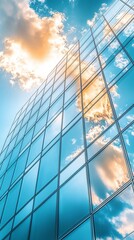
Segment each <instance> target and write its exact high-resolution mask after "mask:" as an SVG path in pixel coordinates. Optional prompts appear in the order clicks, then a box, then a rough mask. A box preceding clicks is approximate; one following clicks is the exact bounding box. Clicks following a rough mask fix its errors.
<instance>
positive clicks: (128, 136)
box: [123, 124, 134, 174]
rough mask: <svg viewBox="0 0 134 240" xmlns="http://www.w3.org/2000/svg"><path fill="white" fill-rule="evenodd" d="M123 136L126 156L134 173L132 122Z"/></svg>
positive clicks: (133, 126)
mask: <svg viewBox="0 0 134 240" xmlns="http://www.w3.org/2000/svg"><path fill="white" fill-rule="evenodd" d="M123 138H124V141H125V145H126V149H127V153H128V157H129V160H130V164H131V167H132V171H133V174H134V124H133V125H131V126H130V127H129V128H128V129H127V130H126V131H125V132H124V133H123Z"/></svg>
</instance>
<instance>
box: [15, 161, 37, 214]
mask: <svg viewBox="0 0 134 240" xmlns="http://www.w3.org/2000/svg"><path fill="white" fill-rule="evenodd" d="M38 165H39V163H36V164H35V165H34V166H33V167H32V169H31V170H30V171H29V172H28V173H27V174H26V175H25V176H24V178H23V182H22V186H21V192H20V197H19V203H18V209H20V208H21V207H22V206H23V205H24V204H25V203H27V202H28V201H29V200H30V199H31V198H32V197H33V195H34V193H35V185H36V178H37V173H38Z"/></svg>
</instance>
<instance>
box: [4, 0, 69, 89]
mask: <svg viewBox="0 0 134 240" xmlns="http://www.w3.org/2000/svg"><path fill="white" fill-rule="evenodd" d="M0 15H1V27H2V29H3V30H2V34H1V36H2V41H3V42H4V43H3V44H4V46H3V48H2V51H1V52H0V67H1V68H2V69H3V70H5V71H7V72H8V73H10V74H11V76H12V78H11V81H12V82H13V81H16V80H18V82H19V84H20V85H21V87H23V88H31V86H32V85H33V84H34V83H36V84H39V83H40V82H41V81H43V80H44V79H45V77H46V76H47V74H48V73H49V72H50V70H52V68H53V67H54V66H55V64H56V63H57V62H58V60H60V58H61V57H62V56H63V54H64V53H65V49H66V48H65V44H66V37H65V35H63V29H64V24H63V22H64V21H65V17H64V15H63V14H62V13H52V15H51V16H50V17H44V18H42V19H41V18H39V17H38V15H37V14H36V13H35V12H34V11H33V10H32V9H31V8H30V7H29V5H28V2H27V1H24V0H23V1H17V0H11V1H8V0H5V1H4V3H3V1H1V2H0Z"/></svg>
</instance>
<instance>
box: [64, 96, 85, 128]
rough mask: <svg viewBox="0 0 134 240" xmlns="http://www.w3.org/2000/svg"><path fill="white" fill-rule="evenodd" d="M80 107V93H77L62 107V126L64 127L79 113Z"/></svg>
mask: <svg viewBox="0 0 134 240" xmlns="http://www.w3.org/2000/svg"><path fill="white" fill-rule="evenodd" d="M81 108H82V107H81V95H79V96H78V97H77V98H75V99H74V100H73V101H72V102H71V103H69V105H68V106H67V107H66V108H65V109H64V113H63V128H64V127H66V126H67V125H68V124H69V123H70V122H71V121H72V120H73V119H74V118H75V117H76V116H77V115H78V114H79V113H80V111H81Z"/></svg>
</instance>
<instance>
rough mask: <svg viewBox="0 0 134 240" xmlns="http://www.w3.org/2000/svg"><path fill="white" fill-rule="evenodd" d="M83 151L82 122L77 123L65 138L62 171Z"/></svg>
mask: <svg viewBox="0 0 134 240" xmlns="http://www.w3.org/2000/svg"><path fill="white" fill-rule="evenodd" d="M82 150H83V127H82V120H80V121H79V122H77V123H76V124H75V125H74V126H73V127H72V128H71V129H70V130H69V131H68V132H67V133H66V134H65V135H64V136H63V137H62V149H61V169H63V168H64V167H65V166H66V165H68V164H69V163H70V162H71V161H72V160H73V159H74V158H75V157H77V155H78V154H80V152H81V151H82Z"/></svg>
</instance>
